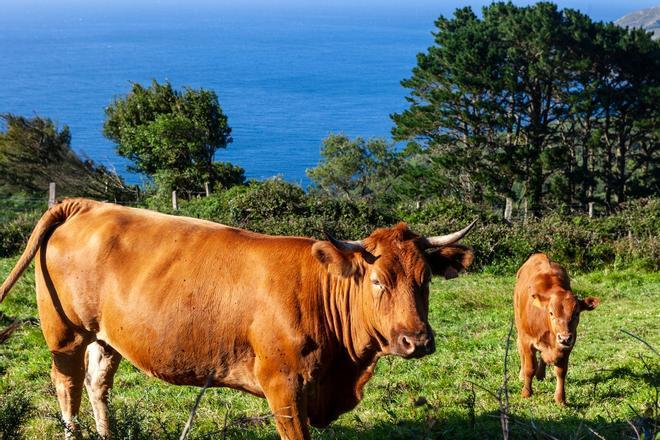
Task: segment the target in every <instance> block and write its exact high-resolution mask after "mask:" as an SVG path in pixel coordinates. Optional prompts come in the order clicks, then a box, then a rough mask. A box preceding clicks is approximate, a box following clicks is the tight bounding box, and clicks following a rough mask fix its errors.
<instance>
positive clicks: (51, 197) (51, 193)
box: [48, 182, 57, 208]
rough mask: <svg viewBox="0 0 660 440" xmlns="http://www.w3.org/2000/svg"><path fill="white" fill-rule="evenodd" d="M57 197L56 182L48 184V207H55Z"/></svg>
mask: <svg viewBox="0 0 660 440" xmlns="http://www.w3.org/2000/svg"><path fill="white" fill-rule="evenodd" d="M56 199H57V197H56V187H55V182H50V183H49V184H48V207H49V208H50V207H51V206H53V205H55V200H56Z"/></svg>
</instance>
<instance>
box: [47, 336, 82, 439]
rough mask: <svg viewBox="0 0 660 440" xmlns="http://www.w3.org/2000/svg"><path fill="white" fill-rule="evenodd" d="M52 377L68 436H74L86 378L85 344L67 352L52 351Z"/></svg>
mask: <svg viewBox="0 0 660 440" xmlns="http://www.w3.org/2000/svg"><path fill="white" fill-rule="evenodd" d="M51 352H52V358H53V365H52V369H51V379H52V380H53V385H54V386H55V392H56V393H57V400H58V401H59V404H60V410H61V412H62V420H63V421H64V424H65V429H66V437H67V438H70V437H73V434H74V432H75V431H76V430H77V429H78V426H77V424H76V418H77V416H78V411H79V410H80V399H81V397H82V387H83V381H84V379H85V359H84V356H85V346H84V345H79V346H77V347H75V348H74V349H70V350H67V352H58V351H52V350H51Z"/></svg>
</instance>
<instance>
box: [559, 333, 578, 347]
mask: <svg viewBox="0 0 660 440" xmlns="http://www.w3.org/2000/svg"><path fill="white" fill-rule="evenodd" d="M573 342H575V338H574V337H573V335H572V334H570V333H569V334H566V335H562V334H561V333H557V343H558V344H559V345H560V347H562V348H570V347H572V346H573Z"/></svg>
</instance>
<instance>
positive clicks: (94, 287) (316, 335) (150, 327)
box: [0, 199, 474, 439]
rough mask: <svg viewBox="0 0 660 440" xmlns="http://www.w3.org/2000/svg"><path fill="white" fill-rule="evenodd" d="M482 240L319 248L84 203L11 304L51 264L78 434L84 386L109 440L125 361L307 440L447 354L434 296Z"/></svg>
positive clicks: (62, 383) (37, 247)
mask: <svg viewBox="0 0 660 440" xmlns="http://www.w3.org/2000/svg"><path fill="white" fill-rule="evenodd" d="M473 224H474V223H473ZM473 224H472V225H473ZM472 225H470V226H468V227H467V228H465V229H463V230H462V231H459V232H456V233H454V234H450V235H447V236H443V237H428V238H427V237H423V236H419V235H417V234H415V233H413V232H411V231H410V230H409V229H408V227H407V226H406V225H405V224H399V225H397V226H394V227H392V228H384V229H378V230H376V231H374V232H373V233H372V234H371V235H370V236H369V237H367V238H366V239H364V240H362V241H360V242H345V241H339V240H335V239H333V238H332V237H329V236H328V241H316V240H313V239H309V238H300V237H273V236H268V235H262V234H256V233H253V232H249V231H245V230H241V229H236V228H231V227H228V226H223V225H219V224H216V223H212V222H207V221H202V220H197V219H191V218H185V217H173V216H168V215H164V214H159V213H155V212H151V211H146V210H141V209H132V208H124V207H120V206H116V205H112V204H106V203H99V202H93V201H90V200H84V199H71V200H65V201H64V202H63V203H60V204H58V205H55V206H54V207H52V208H51V209H49V210H48V211H47V212H46V213H45V214H44V216H43V217H42V218H41V220H40V221H39V223H38V224H37V226H36V227H35V230H34V231H33V233H32V236H31V237H30V240H29V242H28V245H27V249H26V250H25V252H24V253H23V255H22V256H21V257H20V259H19V260H18V262H17V264H16V267H14V269H13V270H12V272H11V273H10V274H9V277H8V278H7V280H6V281H5V282H4V284H2V286H0V301H1V300H2V299H3V298H4V297H5V295H6V294H7V292H8V290H9V289H10V287H11V286H12V285H13V284H14V283H15V282H16V280H17V279H18V277H19V276H20V275H21V273H22V272H23V271H24V270H25V268H26V267H27V266H28V264H29V262H30V261H31V260H32V258H34V257H35V255H37V257H36V258H35V260H36V290H37V304H38V307H39V316H40V318H41V327H42V330H43V333H44V336H45V339H46V342H47V344H48V347H49V348H50V351H51V353H52V358H53V364H52V379H53V382H54V384H55V389H56V391H57V397H58V399H59V403H60V407H61V410H62V416H63V418H64V420H65V422H66V423H67V424H69V426H70V428H71V429H76V426H75V417H76V415H77V413H78V410H79V406H80V399H81V393H82V387H83V383H84V384H85V386H86V388H87V391H88V393H89V396H90V401H91V403H92V408H93V410H94V415H95V419H96V426H97V430H98V432H99V434H100V435H101V436H107V435H108V434H109V430H108V407H107V399H108V389H109V388H110V387H111V386H112V378H113V375H114V373H115V371H116V370H117V366H118V364H119V361H120V359H121V358H122V357H124V358H126V359H128V360H129V361H130V362H131V363H132V364H133V365H135V366H136V367H138V368H139V369H141V370H142V371H144V372H146V373H147V374H150V375H152V376H155V377H158V378H160V379H163V380H165V381H167V382H170V383H173V384H185V385H197V386H201V385H204V384H205V383H206V382H207V380H209V381H210V383H211V385H212V386H226V387H231V388H235V389H239V390H243V391H247V392H249V393H251V394H254V395H256V396H260V397H265V398H266V399H267V400H268V404H269V406H270V408H271V410H272V412H273V414H274V415H275V421H276V425H277V430H278V432H279V434H280V436H281V437H282V438H285V439H307V438H309V431H308V428H307V423H310V424H312V425H314V426H319V427H323V426H326V425H328V424H329V423H330V422H332V421H333V420H335V419H336V418H337V417H338V416H339V415H340V414H342V413H344V412H346V411H349V410H351V409H352V408H354V407H355V406H356V405H357V404H358V402H359V401H360V400H361V398H362V389H363V387H364V385H365V384H366V382H367V381H368V380H369V379H370V377H371V375H372V374H373V371H374V368H375V366H376V362H377V361H378V359H379V358H380V357H381V356H383V355H388V354H392V355H398V356H402V357H404V358H417V357H421V356H424V355H426V354H429V353H432V352H433V351H434V350H435V345H434V339H433V333H432V332H431V327H430V326H429V323H428V320H427V318H428V300H429V299H428V295H429V281H430V279H431V275H432V274H437V275H443V276H446V277H454V276H456V274H457V273H458V272H460V271H461V270H463V269H464V268H466V267H467V266H468V265H469V264H470V262H471V261H472V253H471V251H470V250H469V248H467V247H465V246H461V245H456V244H454V243H455V242H457V241H458V240H460V239H461V238H462V237H463V236H464V235H465V234H466V233H467V232H468V231H469V229H470V228H471V227H472Z"/></svg>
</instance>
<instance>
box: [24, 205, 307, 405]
mask: <svg viewBox="0 0 660 440" xmlns="http://www.w3.org/2000/svg"><path fill="white" fill-rule="evenodd" d="M81 203H82V206H81V207H80V208H79V209H78V211H76V212H75V214H73V215H72V216H70V217H69V218H67V221H66V222H65V223H64V224H62V225H61V226H60V227H58V228H57V229H56V230H55V231H54V232H53V234H52V236H51V237H50V239H49V240H48V242H47V244H46V245H45V246H44V247H43V248H42V251H41V256H40V259H39V261H38V263H37V270H38V278H39V279H40V280H38V286H39V283H41V288H40V289H38V290H39V291H40V293H39V295H38V296H40V297H41V299H40V303H48V302H49V299H48V298H45V295H48V296H49V297H52V296H56V297H57V302H59V303H60V304H61V309H62V313H63V314H64V315H66V319H67V320H68V321H70V323H71V324H72V325H73V326H76V327H78V328H81V329H84V330H85V331H87V332H89V333H90V334H94V335H95V336H96V337H97V338H98V339H102V340H104V341H106V342H107V343H109V344H110V345H111V346H113V347H114V348H115V349H116V350H118V351H119V352H120V353H121V354H122V355H123V356H124V357H126V358H127V359H129V360H130V361H131V362H132V363H134V364H135V365H136V366H138V367H139V368H141V369H143V370H145V371H146V372H149V373H151V374H153V375H155V376H157V377H160V378H162V379H165V380H168V381H170V382H173V383H182V384H199V385H201V384H203V383H204V381H205V378H206V376H207V375H208V374H209V371H211V370H215V371H216V376H217V378H218V384H223V385H228V386H234V387H237V388H243V389H247V390H248V391H251V392H254V393H256V394H260V390H259V389H258V386H257V385H256V384H251V383H250V382H251V378H250V377H247V376H249V375H250V374H251V369H252V365H251V363H252V362H253V353H252V352H251V350H250V346H249V340H248V339H249V333H250V330H251V327H252V326H253V324H254V322H255V319H256V314H257V313H260V316H259V318H261V319H264V318H265V319H273V318H272V317H264V316H263V315H264V314H266V313H267V312H268V311H270V313H275V310H276V309H278V304H274V303H278V302H282V301H284V302H286V300H281V299H278V298H277V293H276V292H275V293H272V292H271V287H272V285H273V283H275V284H277V283H278V282H281V281H278V280H277V279H274V276H273V274H274V273H276V274H277V277H276V278H284V279H286V280H288V282H291V283H294V284H295V282H296V277H299V276H300V275H299V273H297V271H296V270H295V267H292V265H291V264H288V265H287V264H283V262H284V261H290V262H291V261H296V258H295V254H296V253H300V254H301V255H302V254H304V253H305V251H307V254H309V247H308V243H307V241H306V240H305V239H287V240H286V241H284V240H285V239H281V238H275V237H268V236H263V235H260V234H255V233H251V232H247V231H243V230H240V229H235V228H230V227H226V226H222V225H218V224H215V223H211V222H206V221H202V220H195V219H189V218H181V217H174V216H168V215H163V214H158V213H153V212H149V211H145V210H136V209H129V208H123V207H118V206H116V205H110V204H102V203H96V202H90V201H82V202H81ZM257 268H258V269H257ZM271 269H273V270H271ZM287 271H288V272H287ZM289 272H290V273H289ZM44 308H45V307H44ZM277 312H278V313H284V312H286V311H282V310H278V311H277ZM57 313H59V312H57ZM292 313H294V311H292ZM280 318H281V319H286V317H282V316H280ZM251 387H252V388H251Z"/></svg>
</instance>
